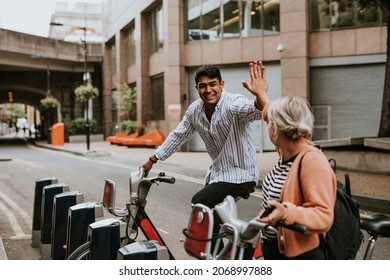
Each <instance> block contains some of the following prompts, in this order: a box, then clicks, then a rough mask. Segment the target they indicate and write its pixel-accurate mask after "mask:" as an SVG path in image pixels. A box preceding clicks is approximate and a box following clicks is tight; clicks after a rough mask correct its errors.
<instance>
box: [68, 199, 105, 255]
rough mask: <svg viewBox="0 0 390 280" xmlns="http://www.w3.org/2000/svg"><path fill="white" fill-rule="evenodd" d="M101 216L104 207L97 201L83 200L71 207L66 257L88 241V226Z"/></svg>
mask: <svg viewBox="0 0 390 280" xmlns="http://www.w3.org/2000/svg"><path fill="white" fill-rule="evenodd" d="M100 217H103V207H102V205H101V204H98V203H96V202H83V203H79V204H76V205H74V206H71V207H69V209H68V223H67V229H66V252H65V258H68V257H69V255H70V254H71V253H72V252H73V251H74V250H76V249H77V248H78V247H79V246H81V245H82V244H84V243H85V242H86V241H87V235H88V226H89V225H90V224H91V223H93V222H95V220H96V218H100Z"/></svg>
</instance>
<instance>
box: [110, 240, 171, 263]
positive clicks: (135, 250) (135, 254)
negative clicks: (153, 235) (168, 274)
mask: <svg viewBox="0 0 390 280" xmlns="http://www.w3.org/2000/svg"><path fill="white" fill-rule="evenodd" d="M117 259H118V260H169V254H168V250H167V248H166V247H165V246H161V245H160V244H158V242H157V241H156V240H144V241H137V242H134V243H131V244H128V245H126V246H124V247H122V248H120V249H119V250H118V256H117Z"/></svg>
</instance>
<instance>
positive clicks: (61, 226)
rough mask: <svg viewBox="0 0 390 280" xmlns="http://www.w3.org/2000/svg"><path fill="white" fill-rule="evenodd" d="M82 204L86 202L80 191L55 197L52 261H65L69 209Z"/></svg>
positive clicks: (68, 192)
mask: <svg viewBox="0 0 390 280" xmlns="http://www.w3.org/2000/svg"><path fill="white" fill-rule="evenodd" d="M82 202H84V196H83V194H82V193H81V192H79V191H67V192H63V193H59V194H56V195H55V196H54V201H53V222H52V235H51V259H52V260H65V255H66V233H67V221H68V209H69V207H72V206H74V205H76V204H79V203H82Z"/></svg>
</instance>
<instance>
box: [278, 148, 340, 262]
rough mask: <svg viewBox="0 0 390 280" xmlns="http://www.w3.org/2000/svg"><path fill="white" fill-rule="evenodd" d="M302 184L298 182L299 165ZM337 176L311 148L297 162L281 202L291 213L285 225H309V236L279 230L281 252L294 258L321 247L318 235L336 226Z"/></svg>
mask: <svg viewBox="0 0 390 280" xmlns="http://www.w3.org/2000/svg"><path fill="white" fill-rule="evenodd" d="M301 160H302V163H301V168H300V182H301V186H300V184H299V179H298V170H299V164H300V162H301ZM336 184H337V182H336V176H335V174H334V172H333V170H332V168H331V166H330V164H329V162H328V160H327V158H326V157H325V155H324V154H323V153H322V152H321V151H320V150H319V149H318V148H316V147H315V146H308V148H307V150H305V151H302V152H301V153H299V154H298V156H297V157H296V158H295V160H294V163H293V165H292V166H291V169H290V172H289V174H288V175H287V178H286V181H285V182H284V185H283V188H282V192H281V197H280V201H281V202H282V204H283V205H284V206H285V207H287V209H288V216H287V218H286V219H285V223H286V224H293V223H298V224H302V225H306V226H308V227H309V229H310V234H308V235H303V234H301V233H298V232H294V231H291V230H288V229H286V228H280V231H281V234H282V238H279V242H278V243H279V251H280V252H281V253H284V254H285V255H286V256H288V257H294V256H297V255H300V254H302V253H304V252H307V251H309V250H312V249H314V248H316V247H318V246H319V237H318V233H325V232H327V231H328V230H329V229H330V228H331V226H332V223H333V211H334V204H335V201H336Z"/></svg>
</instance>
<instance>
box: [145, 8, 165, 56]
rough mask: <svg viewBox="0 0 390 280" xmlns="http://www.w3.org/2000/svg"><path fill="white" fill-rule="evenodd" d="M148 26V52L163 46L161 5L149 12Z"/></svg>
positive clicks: (156, 50)
mask: <svg viewBox="0 0 390 280" xmlns="http://www.w3.org/2000/svg"><path fill="white" fill-rule="evenodd" d="M149 26H150V33H149V35H150V40H149V48H150V53H155V52H158V51H159V50H161V49H162V48H163V47H164V14H163V8H162V6H161V5H160V6H159V7H158V8H156V9H154V10H153V11H152V12H151V13H150V15H149Z"/></svg>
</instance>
